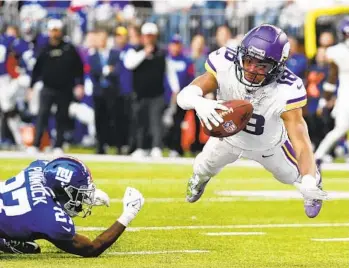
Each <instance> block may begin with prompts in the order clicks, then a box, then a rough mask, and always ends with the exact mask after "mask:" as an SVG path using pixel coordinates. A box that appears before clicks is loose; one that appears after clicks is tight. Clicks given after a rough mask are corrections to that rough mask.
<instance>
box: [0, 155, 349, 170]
mask: <svg viewBox="0 0 349 268" xmlns="http://www.w3.org/2000/svg"><path fill="white" fill-rule="evenodd" d="M69 155H70V156H74V157H77V158H79V159H80V160H82V161H94V162H119V163H149V164H180V165H192V164H193V162H194V158H170V157H164V158H160V159H153V158H150V157H146V158H139V159H134V158H132V157H130V156H119V155H96V154H69ZM8 158H17V159H52V158H54V156H53V154H52V153H39V154H32V155H30V154H27V153H26V152H15V151H1V152H0V159H8ZM232 165H233V166H235V167H250V168H252V167H256V168H261V167H262V166H261V165H260V164H259V163H257V162H255V161H251V160H244V159H239V160H238V161H236V162H235V163H234V164H232ZM322 169H323V170H342V171H349V164H348V163H330V164H324V165H323V168H322Z"/></svg>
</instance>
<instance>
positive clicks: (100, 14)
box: [0, 0, 348, 161]
mask: <svg viewBox="0 0 349 268" xmlns="http://www.w3.org/2000/svg"><path fill="white" fill-rule="evenodd" d="M340 4H346V5H348V1H345V0H342V1H338V0H337V1H336V0H316V1H315V0H308V1H301V0H286V1H269V0H241V1H234V0H227V1H204V0H187V1H179V0H177V1H175V0H168V1H154V2H152V1H112V0H110V1H96V0H80V1H79V0H72V1H0V27H1V38H0V106H1V107H0V108H1V146H2V148H3V149H9V148H16V149H22V150H24V149H26V148H27V149H26V150H27V151H29V152H34V151H37V150H45V147H47V148H54V149H56V152H57V153H60V152H62V150H64V149H65V146H69V145H77V146H84V147H92V148H95V151H96V153H98V154H105V153H107V151H108V147H115V148H116V153H117V154H131V155H132V156H134V157H145V156H148V155H150V156H152V157H162V156H163V149H164V148H168V149H169V150H168V151H169V152H168V154H169V155H170V156H172V157H175V156H183V155H184V154H185V152H191V153H192V154H196V153H197V152H199V151H200V150H201V149H202V147H203V145H204V143H205V142H206V140H207V137H206V136H205V134H203V132H202V130H201V129H200V124H199V122H198V120H197V119H196V118H195V114H194V113H193V112H191V111H189V112H185V111H183V110H181V109H180V108H179V107H178V106H177V105H176V103H175V97H176V94H177V93H178V92H179V90H181V89H182V88H183V87H185V86H186V85H188V84H189V83H190V82H191V81H192V80H193V79H194V78H195V77H196V76H198V75H200V74H202V73H204V72H205V69H204V63H205V60H206V57H207V55H208V54H209V53H210V52H211V51H214V50H215V49H217V48H219V47H221V46H236V45H238V44H239V41H240V40H241V38H242V37H243V34H245V33H246V32H247V31H248V30H249V29H251V28H252V27H254V26H256V25H260V24H262V23H270V24H274V25H277V26H279V27H281V28H282V29H283V30H285V32H286V33H287V34H288V36H289V39H290V44H291V54H290V58H289V59H288V62H287V66H288V68H290V69H291V70H292V71H293V72H294V73H295V74H296V75H298V76H299V77H301V78H302V79H303V80H304V84H305V86H306V88H307V92H308V105H307V106H306V108H305V110H304V117H305V119H306V121H307V123H308V126H309V133H310V136H311V140H312V142H313V146H314V149H315V148H316V147H317V146H318V144H319V143H320V141H321V140H322V139H323V137H324V136H325V135H326V133H327V132H328V131H330V130H331V129H332V128H333V119H332V118H331V116H330V112H331V109H332V107H333V103H334V101H335V99H334V100H333V103H332V105H331V102H330V103H327V106H325V107H322V106H321V105H320V106H319V100H320V98H321V94H322V84H323V82H324V81H325V80H326V77H327V75H328V66H327V64H326V62H325V51H326V48H327V47H329V46H332V45H334V44H336V43H337V42H338V41H339V40H338V36H337V31H336V21H332V20H331V19H327V20H323V21H319V22H318V24H319V25H318V29H319V30H318V31H317V34H318V35H317V44H318V50H317V54H316V56H315V57H314V58H307V57H306V55H305V52H304V21H305V16H306V14H307V12H309V11H310V10H314V9H317V8H327V7H332V6H335V5H340ZM60 36H61V37H62V40H64V42H65V43H64V44H71V45H72V46H73V48H75V49H76V51H77V52H78V54H79V56H80V59H81V65H80V63H77V64H76V67H74V68H75V69H72V70H74V71H72V72H74V74H76V75H75V77H74V79H75V84H74V85H70V84H69V87H68V91H70V92H71V94H66V95H64V94H63V95H57V96H58V97H59V98H60V97H62V96H63V98H64V101H65V102H66V103H68V104H69V105H67V107H66V108H62V107H63V106H64V105H63V106H62V104H60V103H59V102H57V98H58V97H57V96H56V95H55V94H56V93H57V90H58V89H57V88H55V85H51V86H49V85H47V82H45V81H41V80H40V77H41V76H45V75H47V74H45V70H46V71H47V72H48V69H49V68H47V69H46V66H45V64H48V63H47V62H46V63H45V61H43V60H41V61H40V62H41V63H40V64H41V65H42V66H41V65H40V66H41V67H40V68H41V69H40V70H41V71H39V70H38V69H39V67H35V66H36V65H38V64H37V63H38V58H40V57H42V55H41V54H43V51H46V50H45V49H47V48H46V47H47V46H50V44H51V43H50V42H51V41H52V40H54V39H55V38H56V39H57V38H59V37H60ZM50 40H51V41H50ZM141 48H142V50H141ZM67 49H68V48H67ZM67 49H65V47H63V51H65V50H67ZM143 49H144V50H143ZM48 51H50V53H51V52H52V53H54V50H48ZM144 51H145V54H144ZM46 52H47V51H46ZM40 53H41V54H40ZM42 62H43V63H42ZM74 64H75V63H74ZM74 66H75V65H74ZM68 67H69V68H70V67H71V66H69V63H68V66H67V68H68ZM35 68H36V69H35ZM66 70H68V69H66V68H64V67H63V69H62V68H61V69H57V72H64V71H66ZM40 75H41V76H40ZM80 76H81V77H82V78H81V77H80ZM33 77H35V79H34V80H35V81H34V80H33ZM55 77H56V78H53V79H51V80H54V79H58V80H59V79H60V78H57V77H60V76H59V75H58V74H57V73H56V76H55ZM43 80H45V79H43ZM80 80H81V81H80ZM58 82H60V81H57V83H58ZM62 87H64V86H60V87H59V86H58V88H59V90H62ZM4 88H11V90H10V91H11V93H8V94H7V96H1V95H4V94H1V91H3V90H4ZM52 88H53V89H52ZM45 90H46V92H51V93H52V94H53V95H52V94H51V93H50V94H51V95H52V96H51V97H50V96H46V98H44V99H43V97H42V95H43V94H42V92H45ZM50 90H51V91H50ZM65 90H66V89H65ZM41 91H42V92H41ZM14 92H16V94H15V93H14ZM40 92H41V93H40ZM40 94H41V97H40ZM5 95H6V94H5ZM9 95H11V96H9ZM46 95H47V94H46ZM208 97H212V96H208ZM11 98H12V100H11V101H12V102H13V103H14V105H12V104H11V101H10V104H6V99H11ZM1 99H4V100H3V101H2V100H1ZM13 99H15V100H13ZM51 102H52V103H51ZM43 103H44V104H45V105H44V106H45V109H43V108H42V107H41V106H42V105H43ZM68 106H69V107H68ZM4 107H5V108H4ZM40 107H41V110H40ZM64 109H66V110H67V116H65V114H64V112H62V111H63V110H64ZM46 116H47V120H46ZM46 121H47V123H46ZM38 124H39V126H40V127H39V132H40V133H39V134H38V131H36V134H35V126H37V125H38ZM57 129H58V130H57ZM60 136H62V137H63V138H62V137H60ZM346 154H348V144H347V140H346V137H343V139H342V141H341V142H340V143H338V144H337V145H336V146H335V148H334V150H333V151H332V152H331V154H330V155H327V156H326V160H327V161H332V159H333V157H336V156H343V155H346Z"/></svg>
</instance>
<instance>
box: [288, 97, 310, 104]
mask: <svg viewBox="0 0 349 268" xmlns="http://www.w3.org/2000/svg"><path fill="white" fill-rule="evenodd" d="M306 98H307V95H304V96H303V97H299V98H296V99H291V100H288V101H287V102H286V104H291V103H294V102H299V101H302V100H305V99H306Z"/></svg>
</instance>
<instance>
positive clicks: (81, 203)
mask: <svg viewBox="0 0 349 268" xmlns="http://www.w3.org/2000/svg"><path fill="white" fill-rule="evenodd" d="M44 179H45V180H46V181H45V182H44V184H45V186H46V187H48V188H50V189H51V190H52V191H53V193H54V198H55V200H56V201H57V202H59V203H60V204H61V205H62V206H63V208H64V210H65V211H66V212H67V213H68V215H69V216H71V217H75V216H77V215H79V216H81V217H86V216H88V215H90V214H91V209H92V205H93V200H94V192H95V186H94V184H93V183H92V177H91V173H90V171H89V169H88V168H87V167H86V165H85V164H83V163H82V162H81V161H79V160H77V159H75V158H72V157H59V158H56V159H54V160H52V161H51V162H49V163H48V164H47V165H46V166H45V168H44Z"/></svg>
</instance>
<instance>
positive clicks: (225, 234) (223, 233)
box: [204, 232, 265, 236]
mask: <svg viewBox="0 0 349 268" xmlns="http://www.w3.org/2000/svg"><path fill="white" fill-rule="evenodd" d="M204 235H207V236H249V235H265V232H218V233H205V234H204Z"/></svg>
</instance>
